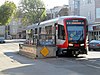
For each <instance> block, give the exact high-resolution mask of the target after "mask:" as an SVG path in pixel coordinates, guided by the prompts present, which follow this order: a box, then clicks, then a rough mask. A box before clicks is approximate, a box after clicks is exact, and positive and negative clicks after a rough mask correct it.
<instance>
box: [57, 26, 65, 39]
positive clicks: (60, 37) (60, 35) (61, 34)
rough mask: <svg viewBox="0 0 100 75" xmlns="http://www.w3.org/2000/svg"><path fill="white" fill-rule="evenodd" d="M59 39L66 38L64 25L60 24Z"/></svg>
mask: <svg viewBox="0 0 100 75" xmlns="http://www.w3.org/2000/svg"><path fill="white" fill-rule="evenodd" d="M58 39H62V40H65V31H64V26H62V25H58Z"/></svg>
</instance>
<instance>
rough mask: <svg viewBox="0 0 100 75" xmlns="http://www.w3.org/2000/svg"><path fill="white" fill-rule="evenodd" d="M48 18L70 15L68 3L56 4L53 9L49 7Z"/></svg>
mask: <svg viewBox="0 0 100 75" xmlns="http://www.w3.org/2000/svg"><path fill="white" fill-rule="evenodd" d="M46 13H47V20H48V19H53V18H56V17H59V16H67V15H68V5H63V6H56V7H54V8H51V9H47V11H46Z"/></svg>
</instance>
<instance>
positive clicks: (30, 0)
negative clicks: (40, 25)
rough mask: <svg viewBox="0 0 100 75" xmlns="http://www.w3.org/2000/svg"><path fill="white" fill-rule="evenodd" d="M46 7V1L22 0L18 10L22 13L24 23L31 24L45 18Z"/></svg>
mask: <svg viewBox="0 0 100 75" xmlns="http://www.w3.org/2000/svg"><path fill="white" fill-rule="evenodd" d="M44 7H45V6H44V3H43V2H42V1H41V0H21V3H20V6H19V10H18V12H19V13H20V14H22V15H19V17H21V18H22V23H23V24H24V25H30V24H33V23H37V22H38V20H39V18H40V19H41V20H43V19H44V18H45V16H46V11H45V9H44ZM17 14H18V13H17ZM17 16H18V15H17Z"/></svg>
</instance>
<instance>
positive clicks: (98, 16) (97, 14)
mask: <svg viewBox="0 0 100 75" xmlns="http://www.w3.org/2000/svg"><path fill="white" fill-rule="evenodd" d="M96 18H100V8H96Z"/></svg>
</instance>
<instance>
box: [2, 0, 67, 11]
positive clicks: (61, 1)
mask: <svg viewBox="0 0 100 75" xmlns="http://www.w3.org/2000/svg"><path fill="white" fill-rule="evenodd" d="M5 1H13V2H14V3H15V4H17V5H18V3H19V1H20V0H0V5H1V4H2V3H4V2H5ZM42 1H43V2H44V3H45V6H46V8H47V9H50V8H53V7H54V6H62V5H67V4H68V1H69V0H42Z"/></svg>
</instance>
